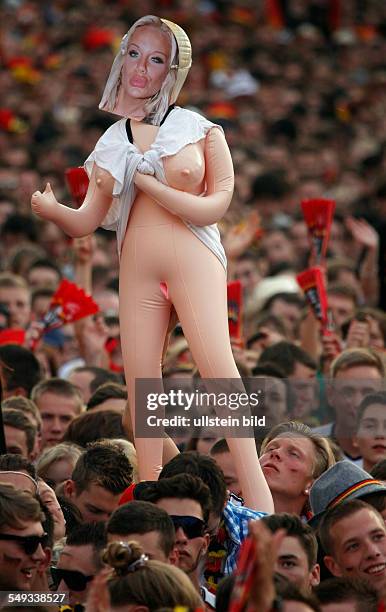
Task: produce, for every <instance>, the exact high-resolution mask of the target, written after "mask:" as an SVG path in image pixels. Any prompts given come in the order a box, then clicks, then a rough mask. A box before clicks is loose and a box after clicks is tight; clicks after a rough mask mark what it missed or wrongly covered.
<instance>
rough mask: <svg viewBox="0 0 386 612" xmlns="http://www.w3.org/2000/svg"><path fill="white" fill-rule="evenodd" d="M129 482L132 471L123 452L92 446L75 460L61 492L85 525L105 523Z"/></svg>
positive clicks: (103, 446) (104, 446) (106, 447)
mask: <svg viewBox="0 0 386 612" xmlns="http://www.w3.org/2000/svg"><path fill="white" fill-rule="evenodd" d="M131 482H132V467H131V465H130V463H129V460H128V459H127V457H126V455H125V454H124V453H123V451H121V450H120V449H118V448H116V447H113V446H111V445H107V444H103V443H102V442H95V443H94V444H91V445H90V446H89V447H88V448H87V450H86V451H85V452H84V453H83V454H82V455H81V456H80V457H79V459H78V461H77V462H76V465H75V468H74V471H73V473H72V478H71V479H70V480H67V481H66V482H65V485H64V491H65V495H66V496H67V497H68V498H69V499H70V500H71V501H72V502H73V503H74V504H75V505H76V506H77V507H78V509H79V511H80V513H81V515H82V517H83V520H84V521H85V522H93V521H94V522H97V521H107V520H108V519H109V518H110V515H111V514H112V512H113V511H114V510H115V509H116V508H117V507H118V502H119V498H120V496H121V495H122V493H123V491H124V490H125V489H126V488H127V487H128V486H129V485H130V484H131Z"/></svg>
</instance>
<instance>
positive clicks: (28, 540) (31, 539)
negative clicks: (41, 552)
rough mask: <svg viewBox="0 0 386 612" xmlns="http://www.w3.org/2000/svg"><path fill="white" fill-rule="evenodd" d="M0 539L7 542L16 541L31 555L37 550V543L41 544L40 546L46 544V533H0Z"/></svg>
mask: <svg viewBox="0 0 386 612" xmlns="http://www.w3.org/2000/svg"><path fill="white" fill-rule="evenodd" d="M0 540H4V541H7V542H17V543H18V544H20V546H21V547H22V549H23V550H24V552H25V554H26V555H33V554H34V553H35V552H36V551H37V549H38V546H39V544H41V545H42V546H46V544H47V534H46V533H43V535H41V536H38V535H27V536H18V535H13V534H12V533H0Z"/></svg>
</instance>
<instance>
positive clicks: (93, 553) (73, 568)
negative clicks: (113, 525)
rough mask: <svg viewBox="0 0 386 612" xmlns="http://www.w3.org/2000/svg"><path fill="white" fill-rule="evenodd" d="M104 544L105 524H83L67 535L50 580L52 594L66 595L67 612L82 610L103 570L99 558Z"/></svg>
mask: <svg viewBox="0 0 386 612" xmlns="http://www.w3.org/2000/svg"><path fill="white" fill-rule="evenodd" d="M106 544H107V539H106V529H105V523H83V524H82V525H79V527H75V528H74V529H73V530H72V531H71V533H70V534H69V535H68V536H67V540H66V545H65V547H64V548H63V550H62V552H61V554H60V557H59V560H58V563H57V564H56V566H54V567H51V577H52V582H53V590H54V591H57V592H58V593H68V602H69V605H70V609H71V608H72V609H73V610H76V611H77V612H80V611H81V610H82V609H83V604H84V603H85V601H86V599H87V595H88V592H89V588H90V585H91V581H92V580H93V578H94V577H95V576H96V575H97V574H98V572H99V571H100V570H101V569H102V567H103V563H102V560H101V555H102V551H103V550H104V548H105V547H106ZM61 609H63V611H64V610H68V609H69V608H68V606H63V607H62V608H61Z"/></svg>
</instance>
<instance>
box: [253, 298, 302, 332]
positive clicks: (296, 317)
mask: <svg viewBox="0 0 386 612" xmlns="http://www.w3.org/2000/svg"><path fill="white" fill-rule="evenodd" d="M262 310H263V312H265V313H269V314H270V315H273V316H275V317H277V318H278V319H279V321H281V322H282V323H283V325H284V328H285V330H286V334H287V335H288V337H290V338H296V337H297V335H298V327H299V323H300V320H301V318H302V313H303V310H304V298H303V297H302V296H300V295H298V294H297V293H286V292H282V293H275V295H273V296H272V297H270V298H269V299H268V300H267V301H266V302H265V303H264V306H263V309H262Z"/></svg>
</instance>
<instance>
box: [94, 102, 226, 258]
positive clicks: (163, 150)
mask: <svg viewBox="0 0 386 612" xmlns="http://www.w3.org/2000/svg"><path fill="white" fill-rule="evenodd" d="M213 127H220V126H217V125H215V124H213V123H211V122H210V121H208V120H207V119H205V117H202V115H199V114H198V113H195V112H193V111H189V110H186V109H183V108H180V107H175V108H174V109H173V110H172V111H171V112H170V113H169V115H168V116H167V118H166V120H165V122H164V123H163V124H162V125H161V126H160V128H159V130H158V133H157V135H156V138H155V140H154V142H153V144H152V145H151V147H150V148H149V149H148V151H146V152H145V153H142V152H141V151H139V149H138V148H137V147H136V146H135V144H132V143H131V142H130V141H129V139H128V136H127V132H126V119H121V120H120V121H117V122H116V123H114V124H113V125H112V126H111V127H109V128H108V129H107V130H106V132H105V133H104V134H103V135H102V136H101V138H100V139H99V140H98V142H97V144H96V146H95V149H94V151H93V152H92V153H91V154H90V155H89V157H88V158H87V159H86V161H85V163H84V167H85V170H86V172H87V174H88V175H89V176H91V172H92V169H93V165H94V163H95V164H96V165H97V166H98V167H99V168H102V169H103V170H107V171H108V172H109V173H110V174H111V175H112V177H113V178H114V181H115V182H114V188H113V196H114V198H113V203H112V205H111V207H110V210H109V212H108V214H107V215H106V217H105V219H104V220H103V223H102V224H101V225H102V227H104V228H105V229H110V230H116V232H117V243H118V252H119V253H120V252H121V248H122V243H123V238H124V235H125V231H126V227H127V223H128V219H129V215H130V210H131V207H132V204H133V202H134V200H135V197H136V187H135V185H134V180H133V179H134V175H135V172H136V171H137V170H138V171H139V172H142V173H144V174H154V176H155V177H156V178H157V179H158V180H159V181H161V182H162V183H165V184H168V185H169V186H171V187H174V188H175V189H180V190H182V191H186V192H189V193H192V194H194V195H200V194H202V193H203V191H204V190H205V159H204V139H205V136H206V134H207V133H208V131H209V130H210V129H212V128H213ZM220 129H222V128H221V127H220ZM200 141H201V142H200ZM192 160H193V162H194V163H193V164H192ZM184 222H185V224H186V225H187V227H189V229H190V230H191V231H192V232H193V233H194V234H195V235H196V236H197V237H198V238H199V239H200V240H201V241H202V242H204V244H206V246H207V247H208V248H209V249H210V250H211V251H212V252H213V253H214V254H215V255H216V256H217V257H218V259H219V260H220V261H221V263H222V265H223V266H224V268H226V256H225V252H224V248H223V246H222V244H221V241H220V233H219V231H218V228H217V225H216V224H213V225H208V226H205V227H198V226H195V225H193V224H191V223H189V222H188V221H184Z"/></svg>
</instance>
